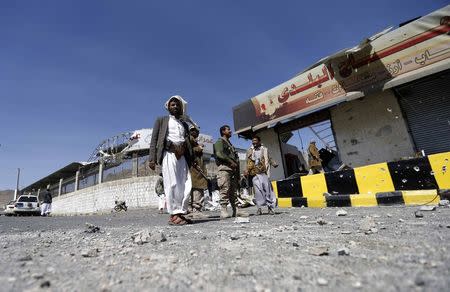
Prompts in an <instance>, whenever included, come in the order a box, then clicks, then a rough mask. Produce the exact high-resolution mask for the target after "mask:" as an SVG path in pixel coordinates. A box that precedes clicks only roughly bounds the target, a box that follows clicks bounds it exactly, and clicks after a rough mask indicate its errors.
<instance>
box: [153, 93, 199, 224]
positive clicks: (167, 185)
mask: <svg viewBox="0 0 450 292" xmlns="http://www.w3.org/2000/svg"><path fill="white" fill-rule="evenodd" d="M186 104H187V103H186V101H185V100H184V99H183V98H182V97H181V96H179V95H174V96H172V97H170V98H169V100H168V101H167V102H166V104H165V107H166V109H167V110H168V111H169V115H168V116H164V117H159V118H157V119H156V121H155V125H154V127H153V132H152V139H151V142H150V154H149V167H150V168H151V169H152V170H155V166H156V163H157V164H159V165H161V169H162V174H163V179H164V193H165V195H166V204H167V212H169V214H170V218H169V224H172V225H184V224H187V223H191V222H190V220H189V219H187V218H185V217H184V215H185V214H186V213H187V208H188V203H189V198H190V194H191V188H192V182H191V175H190V172H189V166H190V165H191V157H192V150H191V146H190V141H189V128H188V125H187V123H186V122H185V121H184V119H183V115H184V114H185V109H186Z"/></svg>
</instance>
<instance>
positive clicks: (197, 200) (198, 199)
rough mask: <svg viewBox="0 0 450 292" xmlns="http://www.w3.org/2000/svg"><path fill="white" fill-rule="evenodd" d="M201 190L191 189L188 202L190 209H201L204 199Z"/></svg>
mask: <svg viewBox="0 0 450 292" xmlns="http://www.w3.org/2000/svg"><path fill="white" fill-rule="evenodd" d="M204 198H205V197H204V194H203V190H201V189H192V191H191V201H190V202H189V209H190V211H200V212H201V211H202V210H203V200H204Z"/></svg>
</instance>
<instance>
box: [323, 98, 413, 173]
mask: <svg viewBox="0 0 450 292" xmlns="http://www.w3.org/2000/svg"><path fill="white" fill-rule="evenodd" d="M331 121H332V125H333V129H334V131H335V140H336V144H337V146H338V149H339V154H340V155H341V159H342V161H343V162H344V163H346V164H347V165H350V166H352V167H357V166H362V165H366V164H372V163H377V162H383V161H395V160H398V159H399V158H401V157H407V156H412V155H413V154H414V150H413V144H412V141H411V138H410V135H409V133H408V131H407V127H406V123H405V120H404V119H403V116H402V113H401V110H400V106H399V104H398V101H397V98H396V97H395V95H394V94H393V92H392V91H391V90H386V91H384V92H380V93H377V94H372V95H369V96H367V97H365V98H362V99H358V100H354V101H351V102H345V103H342V104H339V105H337V106H336V107H334V108H332V109H331Z"/></svg>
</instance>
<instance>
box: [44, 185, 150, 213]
mask: <svg viewBox="0 0 450 292" xmlns="http://www.w3.org/2000/svg"><path fill="white" fill-rule="evenodd" d="M157 178H158V177H157V176H147V177H134V178H129V179H121V180H116V181H111V182H106V183H102V184H98V185H95V186H92V187H89V188H86V189H82V190H79V191H76V192H73V193H69V194H65V195H62V196H60V197H54V198H53V203H52V213H53V214H59V215H70V214H89V213H96V212H109V211H111V210H112V209H113V208H114V201H115V200H124V201H125V202H126V204H127V206H128V207H131V208H133V207H157V206H158V198H157V196H156V194H155V183H156V180H157Z"/></svg>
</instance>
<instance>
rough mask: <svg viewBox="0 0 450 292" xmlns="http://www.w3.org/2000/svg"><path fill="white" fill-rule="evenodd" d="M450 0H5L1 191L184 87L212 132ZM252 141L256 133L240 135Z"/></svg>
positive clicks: (136, 119)
mask: <svg viewBox="0 0 450 292" xmlns="http://www.w3.org/2000/svg"><path fill="white" fill-rule="evenodd" d="M446 4H447V1H437V0H434V1H433V0H430V1H423V0H409V1H406V0H405V1H395V0H389V1H385V0H378V1H375V2H362V1H360V0H359V1H320V2H316V1H213V0H209V1H203V0H202V1H200V0H198V1H143V0H142V1H61V0H55V1H44V0H43V1H1V2H0V41H1V45H0V144H1V146H0V190H1V189H12V188H15V184H16V170H17V168H18V167H20V168H21V170H22V175H21V182H20V185H21V186H22V187H24V186H27V185H28V184H30V183H32V182H34V181H36V180H38V179H39V178H41V177H44V176H45V175H47V174H49V173H51V172H53V171H55V170H57V169H59V168H61V167H63V166H65V165H66V164H68V163H69V162H72V161H85V160H87V159H88V158H89V156H90V154H91V152H92V151H93V149H94V148H95V146H97V144H98V143H99V142H100V141H102V140H103V139H105V138H108V137H110V136H113V135H115V134H118V133H120V132H124V131H130V130H134V129H140V128H150V127H152V125H153V121H154V119H155V117H156V116H159V115H163V114H165V111H164V109H163V103H164V102H165V100H166V99H167V98H168V97H169V96H170V95H173V94H180V95H182V96H183V97H185V99H186V100H187V101H188V102H189V113H190V115H191V116H192V117H193V118H194V119H195V120H196V121H197V122H198V123H199V125H200V126H201V128H202V132H204V133H205V134H210V135H213V136H214V138H216V137H217V129H218V128H219V127H220V126H221V125H222V124H230V125H232V111H231V109H232V107H233V106H235V105H237V104H239V103H240V102H242V101H244V100H246V99H249V98H251V97H252V96H254V95H256V94H258V93H261V92H263V91H265V90H268V89H270V88H272V87H273V86H276V85H278V84H279V83H281V82H283V81H285V80H287V79H289V78H291V77H292V76H293V75H295V74H296V73H298V72H299V71H301V70H302V69H304V68H305V67H307V66H309V65H311V64H312V63H314V62H315V61H317V60H318V59H320V58H322V57H324V56H326V55H329V54H331V53H334V52H336V51H338V50H340V49H342V48H345V47H351V46H354V45H356V44H357V43H359V42H360V41H361V40H362V39H363V38H364V37H368V36H370V35H372V34H374V33H376V32H379V31H381V30H382V29H384V28H386V27H388V26H390V25H398V24H399V23H401V22H403V21H406V20H408V19H411V18H414V17H416V16H421V15H426V14H428V13H430V12H432V11H434V10H436V9H439V8H441V7H443V6H445V5H446ZM234 142H235V143H236V144H237V145H239V146H241V147H246V146H247V145H248V142H247V141H242V140H238V139H236V138H234Z"/></svg>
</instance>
